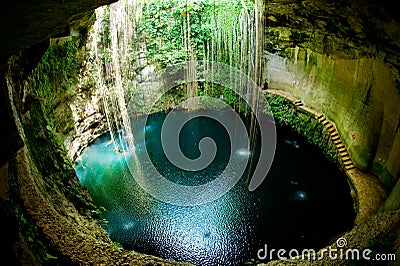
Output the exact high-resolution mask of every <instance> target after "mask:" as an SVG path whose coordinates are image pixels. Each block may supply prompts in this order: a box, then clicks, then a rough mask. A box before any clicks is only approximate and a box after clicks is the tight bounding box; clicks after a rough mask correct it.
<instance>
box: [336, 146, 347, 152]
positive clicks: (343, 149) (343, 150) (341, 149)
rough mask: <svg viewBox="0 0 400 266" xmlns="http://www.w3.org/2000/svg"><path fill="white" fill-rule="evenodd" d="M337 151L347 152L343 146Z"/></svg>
mask: <svg viewBox="0 0 400 266" xmlns="http://www.w3.org/2000/svg"><path fill="white" fill-rule="evenodd" d="M342 146H344V145H342ZM338 151H339V153H341V152H347V149H346V148H345V147H343V148H339V149H338Z"/></svg>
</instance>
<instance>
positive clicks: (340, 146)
mask: <svg viewBox="0 0 400 266" xmlns="http://www.w3.org/2000/svg"><path fill="white" fill-rule="evenodd" d="M266 92H267V93H272V94H275V95H279V96H282V97H284V98H286V99H288V100H289V101H291V102H292V103H293V104H294V105H295V106H296V108H298V109H299V110H302V111H304V112H307V113H309V114H311V115H314V117H315V118H316V119H318V120H319V121H320V123H322V124H323V125H324V127H325V129H326V131H327V132H328V137H329V141H330V142H331V143H332V145H333V146H334V147H335V149H336V151H337V153H338V161H339V163H340V164H341V165H342V167H343V168H344V170H346V171H347V170H351V169H353V168H355V166H354V164H353V161H352V160H351V157H350V154H349V152H348V151H347V149H346V146H345V144H344V143H343V141H342V139H341V138H340V136H339V132H338V131H337V129H336V126H335V124H334V123H332V122H331V121H329V120H328V119H327V118H326V117H325V115H323V114H321V113H318V112H317V111H315V110H313V109H311V108H308V107H307V106H305V105H304V103H303V102H302V101H301V100H299V99H296V98H295V97H293V96H292V95H290V94H289V93H287V92H284V91H279V90H271V89H268V90H267V91H266Z"/></svg>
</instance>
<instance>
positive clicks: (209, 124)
mask: <svg viewBox="0 0 400 266" xmlns="http://www.w3.org/2000/svg"><path fill="white" fill-rule="evenodd" d="M179 115H182V116H184V115H185V112H183V111H182V112H181V113H179ZM164 117H165V114H155V115H152V116H150V117H149V120H148V122H147V125H146V127H145V128H142V129H135V130H134V136H135V139H137V140H139V141H138V143H136V146H135V147H136V152H137V154H138V157H139V160H140V156H141V152H142V151H143V147H144V146H143V145H146V147H147V150H148V151H149V154H150V157H151V159H152V161H153V163H154V165H155V166H156V167H157V169H158V171H159V172H160V173H162V174H163V176H165V177H167V178H168V179H170V180H171V181H174V182H176V183H180V184H185V185H199V184H205V183H207V182H209V181H211V180H212V179H213V178H215V177H216V176H218V175H219V174H221V173H222V172H223V169H224V167H225V166H226V164H227V160H228V158H229V156H231V151H230V144H229V139H228V137H227V133H226V130H225V129H224V128H223V127H222V126H221V125H219V124H218V123H217V122H215V121H213V120H212V119H209V118H204V117H203V118H197V119H193V120H191V121H190V122H188V123H187V125H186V126H185V127H184V128H183V129H182V132H181V134H180V136H179V141H180V145H181V149H182V152H183V153H184V154H185V155H186V156H187V157H188V158H192V159H194V158H196V157H198V156H199V154H200V152H199V150H198V148H197V147H198V142H199V140H200V139H202V138H204V137H206V136H208V137H211V138H213V139H214V140H215V141H216V144H217V148H218V149H217V150H218V152H217V154H216V157H215V158H214V160H213V161H212V163H211V165H210V166H209V167H207V168H206V169H204V170H201V171H194V172H190V171H183V170H180V169H179V168H177V167H175V166H173V165H172V164H171V163H169V161H168V160H167V159H166V156H165V154H164V153H163V152H162V148H161V142H160V135H161V133H160V131H161V125H162V121H163V119H164ZM134 124H135V122H134ZM143 136H146V143H144V142H143V140H144V138H143ZM277 136H278V140H277V150H276V154H275V159H274V162H273V164H272V167H271V170H270V172H269V173H268V176H267V179H266V180H265V181H264V182H263V184H262V185H261V186H260V187H259V188H258V189H257V190H255V191H254V192H249V191H248V187H247V185H246V184H245V182H244V180H245V179H246V176H247V175H246V174H245V175H244V176H243V178H242V179H241V180H239V182H238V183H237V184H236V185H235V186H234V187H233V188H232V189H231V190H230V191H229V192H228V193H227V194H225V195H224V196H222V197H221V198H219V199H217V200H215V201H212V202H209V203H206V204H203V205H199V206H189V207H183V206H175V205H171V204H168V203H164V202H161V201H158V200H157V199H155V198H153V197H152V196H150V195H149V194H147V193H146V192H145V191H144V190H143V189H142V188H141V187H140V186H139V185H138V184H137V183H136V181H135V179H134V178H133V177H132V175H131V172H130V171H129V169H128V167H127V164H126V159H125V156H124V155H123V154H121V153H119V152H115V151H114V149H115V148H114V145H113V144H111V142H110V136H109V134H104V135H103V136H102V137H100V138H99V139H97V140H96V141H95V142H94V143H93V144H91V145H90V146H89V147H87V148H86V149H85V150H84V152H83V153H82V155H81V158H80V161H79V162H78V163H77V164H76V173H77V175H78V177H79V179H80V181H81V183H82V184H83V185H85V186H86V187H87V188H88V189H89V191H90V194H91V196H92V198H93V200H94V203H95V204H96V205H97V206H103V207H105V208H106V209H107V211H106V212H105V214H104V217H105V218H106V219H107V220H108V223H107V224H105V225H104V228H105V230H106V231H107V232H108V234H109V235H110V237H111V238H112V240H113V241H116V242H119V243H121V244H122V245H123V246H124V247H125V248H127V249H133V250H136V251H139V252H144V253H147V254H153V255H157V256H161V257H164V258H169V259H174V260H178V261H188V262H192V263H194V264H196V265H242V264H243V263H244V262H245V261H249V260H251V259H255V258H257V251H258V250H259V249H261V248H263V247H264V245H265V244H268V247H269V248H271V249H272V248H275V249H280V248H285V249H288V250H289V249H291V248H298V249H302V248H316V249H318V248H321V247H323V246H325V245H327V244H328V242H331V241H333V240H335V237H336V236H337V235H338V234H340V233H342V232H344V231H346V230H348V229H350V228H351V226H352V224H353V221H354V216H355V214H354V210H353V201H352V198H351V196H350V189H349V186H348V184H347V179H346V176H345V175H344V174H343V173H342V172H340V171H339V170H338V169H337V167H336V166H335V165H333V164H331V163H330V162H329V161H327V160H326V159H325V158H324V156H323V155H322V153H321V152H320V151H319V150H318V149H317V148H315V147H313V146H311V145H309V144H308V143H307V142H306V140H305V139H304V138H303V137H301V136H299V135H297V134H295V133H293V132H291V131H290V130H289V129H286V128H281V127H278V128H277ZM122 141H123V140H122ZM234 153H235V156H247V157H250V158H253V162H256V161H257V158H258V155H257V154H258V152H257V150H256V151H253V152H248V151H247V150H246V149H238V150H236V151H234ZM127 157H128V161H129V158H130V157H129V155H127ZM250 168H251V167H250ZM145 171H146V169H143V172H145ZM246 173H247V172H246Z"/></svg>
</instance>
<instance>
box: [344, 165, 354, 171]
mask: <svg viewBox="0 0 400 266" xmlns="http://www.w3.org/2000/svg"><path fill="white" fill-rule="evenodd" d="M354 168H356V167H355V166H354V164H349V165H346V166H345V167H344V169H346V170H351V169H354Z"/></svg>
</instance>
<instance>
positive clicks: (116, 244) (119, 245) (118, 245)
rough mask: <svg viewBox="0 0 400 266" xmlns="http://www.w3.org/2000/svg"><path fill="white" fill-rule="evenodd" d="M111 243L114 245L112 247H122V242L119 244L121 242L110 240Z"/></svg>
mask: <svg viewBox="0 0 400 266" xmlns="http://www.w3.org/2000/svg"><path fill="white" fill-rule="evenodd" d="M112 244H113V246H114V247H116V248H124V247H123V246H122V244H121V243H118V242H112Z"/></svg>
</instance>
